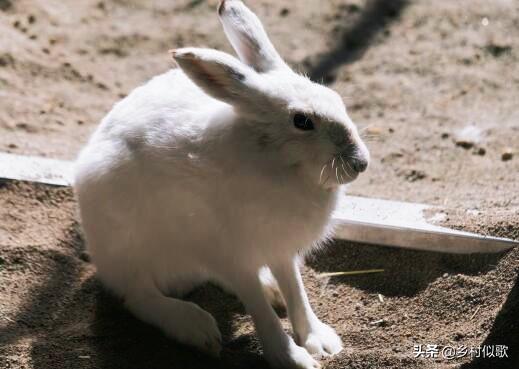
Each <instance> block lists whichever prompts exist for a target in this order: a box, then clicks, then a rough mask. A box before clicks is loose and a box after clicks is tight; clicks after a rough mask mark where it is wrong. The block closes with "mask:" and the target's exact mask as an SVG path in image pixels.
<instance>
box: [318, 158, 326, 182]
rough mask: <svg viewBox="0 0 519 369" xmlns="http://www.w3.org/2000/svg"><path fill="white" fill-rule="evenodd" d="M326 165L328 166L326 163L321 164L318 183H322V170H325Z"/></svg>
mask: <svg viewBox="0 0 519 369" xmlns="http://www.w3.org/2000/svg"><path fill="white" fill-rule="evenodd" d="M327 166H328V163H325V164H324V165H323V168H322V169H321V174H320V175H319V184H322V180H323V173H324V171H325V169H326V167H327Z"/></svg>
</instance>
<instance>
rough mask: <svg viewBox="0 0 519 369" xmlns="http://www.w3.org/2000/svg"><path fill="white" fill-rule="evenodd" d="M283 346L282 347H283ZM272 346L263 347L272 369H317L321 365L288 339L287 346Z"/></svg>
mask: <svg viewBox="0 0 519 369" xmlns="http://www.w3.org/2000/svg"><path fill="white" fill-rule="evenodd" d="M283 346H284V345H283ZM283 346H282V345H273V346H272V347H271V348H270V349H268V348H267V347H265V357H266V359H267V361H268V362H269V363H270V365H271V366H272V367H274V368H283V369H319V368H321V365H320V364H319V363H318V362H317V361H316V360H315V359H314V358H313V357H312V356H311V355H310V354H309V353H308V351H306V350H305V349H304V348H303V347H300V346H298V345H297V344H296V343H295V342H294V340H293V339H292V338H289V343H288V345H287V346H284V347H283Z"/></svg>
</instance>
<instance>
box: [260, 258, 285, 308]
mask: <svg viewBox="0 0 519 369" xmlns="http://www.w3.org/2000/svg"><path fill="white" fill-rule="evenodd" d="M259 278H260V281H261V285H262V287H263V293H264V294H265V297H266V298H267V300H268V301H269V303H270V305H271V306H272V307H273V308H275V309H279V310H285V309H286V302H285V298H284V297H283V294H282V293H281V290H280V289H279V285H278V282H277V281H276V278H274V276H273V275H272V272H271V270H270V268H268V267H263V268H261V269H260V271H259Z"/></svg>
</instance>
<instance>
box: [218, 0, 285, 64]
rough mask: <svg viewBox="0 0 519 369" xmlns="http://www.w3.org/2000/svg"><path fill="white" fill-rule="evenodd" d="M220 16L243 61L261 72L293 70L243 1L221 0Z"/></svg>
mask: <svg viewBox="0 0 519 369" xmlns="http://www.w3.org/2000/svg"><path fill="white" fill-rule="evenodd" d="M218 14H219V16H220V21H221V22H222V25H223V29H224V31H225V34H226V35H227V38H228V39H229V41H230V43H231V45H232V46H233V47H234V50H236V53H237V54H238V56H239V57H240V59H241V60H242V61H243V62H244V63H245V64H247V65H249V66H251V67H252V68H254V69H255V70H256V71H257V72H259V73H265V72H268V71H271V70H274V69H283V68H289V67H288V66H287V64H286V63H285V62H284V61H283V59H282V58H281V56H280V55H279V54H278V52H277V51H276V49H275V48H274V46H273V45H272V43H271V42H270V40H269V38H268V36H267V33H266V32H265V29H264V28H263V25H262V24H261V21H260V20H259V19H258V17H257V16H256V15H255V14H254V13H253V12H252V11H251V10H250V9H249V8H247V7H246V6H245V5H244V4H243V3H242V2H241V1H239V0H221V1H220V5H219V6H218Z"/></svg>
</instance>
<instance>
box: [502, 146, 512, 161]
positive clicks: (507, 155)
mask: <svg viewBox="0 0 519 369" xmlns="http://www.w3.org/2000/svg"><path fill="white" fill-rule="evenodd" d="M513 157H514V152H513V151H512V149H510V148H507V149H505V150H504V151H503V153H502V154H501V160H503V161H508V160H512V158H513Z"/></svg>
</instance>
